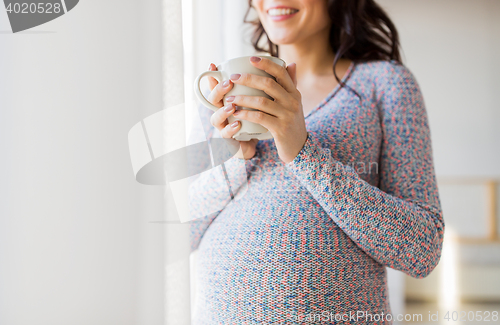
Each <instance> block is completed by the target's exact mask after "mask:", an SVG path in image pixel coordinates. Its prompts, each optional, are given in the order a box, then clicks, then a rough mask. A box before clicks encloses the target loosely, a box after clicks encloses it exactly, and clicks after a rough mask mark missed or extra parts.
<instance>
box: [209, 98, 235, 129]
mask: <svg viewBox="0 0 500 325" xmlns="http://www.w3.org/2000/svg"><path fill="white" fill-rule="evenodd" d="M235 107H236V105H234V104H233V103H231V104H229V105H227V106H224V107H222V108H221V109H219V110H217V111H216V112H215V113H213V114H212V116H211V117H210V123H212V125H213V126H214V127H215V128H216V129H217V130H219V131H221V130H222V129H223V128H224V127H226V125H227V124H228V121H227V118H228V117H229V116H230V115H231V114H233V113H234V110H235Z"/></svg>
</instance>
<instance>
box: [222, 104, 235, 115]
mask: <svg viewBox="0 0 500 325" xmlns="http://www.w3.org/2000/svg"><path fill="white" fill-rule="evenodd" d="M233 109H234V104H231V105H229V106H226V107H225V108H224V111H226V112H228V113H229V112H231V111H232V110H233Z"/></svg>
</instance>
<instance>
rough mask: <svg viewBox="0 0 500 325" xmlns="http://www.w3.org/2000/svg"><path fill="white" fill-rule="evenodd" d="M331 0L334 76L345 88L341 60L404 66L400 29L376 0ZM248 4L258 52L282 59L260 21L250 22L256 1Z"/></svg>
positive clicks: (245, 20) (246, 14)
mask: <svg viewBox="0 0 500 325" xmlns="http://www.w3.org/2000/svg"><path fill="white" fill-rule="evenodd" d="M327 1H328V14H329V16H330V19H331V21H332V26H331V29H330V37H329V42H330V46H331V47H332V49H333V51H334V53H335V60H334V61H333V75H334V76H335V78H336V79H337V81H338V83H339V84H340V85H341V87H343V86H345V85H344V83H343V82H342V81H341V80H340V79H339V77H338V76H337V73H336V71H335V66H336V64H337V61H338V60H339V59H341V58H347V59H350V60H352V61H354V62H366V61H373V60H394V61H396V62H397V63H400V64H402V60H401V54H400V50H399V47H400V43H399V35H398V31H397V30H396V26H394V23H393V22H392V21H391V20H390V18H389V16H388V15H387V14H386V13H385V11H384V10H383V9H382V8H381V7H380V6H379V5H378V4H377V3H375V1H374V0H327ZM248 5H249V6H248V9H247V11H246V13H245V17H244V19H243V22H245V23H250V24H252V25H254V26H255V29H254V31H253V35H252V40H251V41H252V45H253V47H254V49H255V50H256V51H261V52H267V53H270V54H271V55H272V56H275V57H278V56H279V48H278V45H277V44H274V43H273V42H271V40H270V39H269V37H268V36H267V33H266V31H265V30H264V27H263V26H262V23H261V22H260V20H259V19H258V18H257V20H255V21H248V20H247V17H248V14H249V12H250V9H252V0H248ZM263 36H264V37H265V38H266V39H267V48H263V47H260V45H259V42H260V41H261V38H262V37H263Z"/></svg>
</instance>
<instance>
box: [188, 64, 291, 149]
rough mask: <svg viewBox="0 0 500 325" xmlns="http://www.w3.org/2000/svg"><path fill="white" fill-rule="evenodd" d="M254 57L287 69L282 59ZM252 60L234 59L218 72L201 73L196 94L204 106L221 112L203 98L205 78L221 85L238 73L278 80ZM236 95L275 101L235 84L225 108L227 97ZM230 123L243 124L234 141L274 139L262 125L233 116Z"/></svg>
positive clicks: (197, 79) (196, 82)
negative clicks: (214, 80)
mask: <svg viewBox="0 0 500 325" xmlns="http://www.w3.org/2000/svg"><path fill="white" fill-rule="evenodd" d="M254 56H258V57H261V58H266V59H270V60H272V61H273V62H275V63H277V64H279V65H281V66H283V67H285V68H286V63H285V61H283V60H282V59H280V58H277V57H274V56H261V55H254ZM250 58H251V56H242V57H238V58H234V59H231V60H227V61H224V62H222V63H221V64H219V65H218V66H217V71H205V72H203V73H201V74H200V75H199V76H198V77H197V78H196V80H195V81H194V93H195V94H196V97H197V98H198V99H199V100H200V102H201V103H202V104H203V105H204V106H206V107H208V108H210V109H211V110H213V111H214V112H215V111H217V110H219V107H217V106H215V105H213V104H212V103H210V102H209V101H208V100H207V99H206V98H205V96H203V94H202V92H201V87H200V81H201V78H203V77H205V76H210V77H214V78H215V79H216V80H217V81H218V82H219V83H221V82H224V81H225V80H228V79H229V76H231V75H232V74H236V73H239V74H243V73H251V74H255V75H258V76H263V77H269V78H273V79H274V80H276V78H275V77H274V76H272V75H270V74H268V73H267V72H265V71H264V70H261V69H257V68H256V67H254V66H253V65H252V63H251V62H250ZM236 95H247V96H261V97H266V98H269V99H273V98H272V97H270V96H269V95H267V94H266V93H265V92H264V91H262V90H260V89H255V88H251V87H247V86H243V85H238V84H236V83H235V84H233V88H232V89H231V90H230V91H228V92H227V94H226V95H225V96H224V98H223V103H224V106H226V105H227V104H228V103H227V102H226V97H227V96H236ZM238 107H240V108H241V109H248V110H252V111H256V109H254V108H250V107H243V106H238ZM228 121H229V124H231V123H233V122H234V121H240V122H241V127H240V129H239V130H238V132H236V134H235V135H234V136H233V139H235V140H238V141H248V140H251V139H259V140H265V139H272V137H273V136H272V134H271V132H269V130H268V129H266V128H265V127H263V126H262V125H260V124H256V123H253V122H250V121H246V120H238V119H237V118H236V117H235V116H233V115H230V116H229V117H228Z"/></svg>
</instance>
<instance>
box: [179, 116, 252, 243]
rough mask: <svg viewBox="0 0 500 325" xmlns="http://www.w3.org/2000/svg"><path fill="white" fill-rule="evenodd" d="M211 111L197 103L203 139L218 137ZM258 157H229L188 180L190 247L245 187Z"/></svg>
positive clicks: (236, 198)
mask: <svg viewBox="0 0 500 325" xmlns="http://www.w3.org/2000/svg"><path fill="white" fill-rule="evenodd" d="M211 114H212V111H210V110H209V109H208V108H205V107H201V110H200V118H201V121H202V124H203V127H204V128H205V131H206V133H207V134H208V135H207V140H208V141H210V140H212V139H213V138H217V137H220V134H219V132H218V130H216V129H215V128H214V127H213V126H212V125H211V124H210V116H211ZM259 160H260V158H259V157H258V156H257V155H256V156H255V157H254V158H252V159H249V160H243V159H239V158H236V157H232V158H230V159H229V160H227V161H225V162H223V163H222V164H220V165H218V166H215V167H213V168H211V169H209V170H207V171H205V172H202V173H200V174H199V175H197V176H196V177H195V179H194V180H192V181H191V182H190V184H189V189H188V196H189V198H188V200H189V220H190V221H189V222H190V241H191V251H194V250H196V249H198V246H199V244H200V241H201V239H202V237H203V235H204V233H205V231H206V230H207V229H208V227H209V226H210V225H211V223H212V222H214V220H215V219H216V217H217V216H218V215H219V213H220V212H221V211H222V210H223V209H224V208H225V207H226V206H228V205H229V204H231V203H233V201H237V200H238V199H239V198H241V197H242V195H243V194H244V193H245V192H246V190H247V189H248V183H247V181H248V175H249V172H250V170H251V169H252V166H253V165H254V164H256V163H258V161H259Z"/></svg>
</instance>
